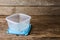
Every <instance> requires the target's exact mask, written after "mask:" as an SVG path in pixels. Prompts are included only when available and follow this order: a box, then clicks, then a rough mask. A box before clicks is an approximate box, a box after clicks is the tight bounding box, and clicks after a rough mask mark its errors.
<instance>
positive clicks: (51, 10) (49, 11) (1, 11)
mask: <svg viewBox="0 0 60 40" xmlns="http://www.w3.org/2000/svg"><path fill="white" fill-rule="evenodd" d="M14 13H26V14H28V15H60V7H0V15H11V14H14Z"/></svg>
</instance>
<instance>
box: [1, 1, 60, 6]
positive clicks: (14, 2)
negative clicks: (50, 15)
mask: <svg viewBox="0 0 60 40" xmlns="http://www.w3.org/2000/svg"><path fill="white" fill-rule="evenodd" d="M0 5H4V6H6V5H7V6H8V5H11V6H14V5H15V6H16V5H26V6H27V5H44V6H49V5H60V0H0Z"/></svg>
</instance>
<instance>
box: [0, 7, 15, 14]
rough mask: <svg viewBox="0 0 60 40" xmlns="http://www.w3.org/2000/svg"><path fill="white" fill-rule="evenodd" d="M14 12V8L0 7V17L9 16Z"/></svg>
mask: <svg viewBox="0 0 60 40" xmlns="http://www.w3.org/2000/svg"><path fill="white" fill-rule="evenodd" d="M14 11H15V8H14V7H0V15H11V14H12V13H14Z"/></svg>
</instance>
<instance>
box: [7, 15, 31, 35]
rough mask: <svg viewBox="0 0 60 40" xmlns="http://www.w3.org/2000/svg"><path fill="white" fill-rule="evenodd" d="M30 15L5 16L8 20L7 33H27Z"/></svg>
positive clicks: (29, 25) (29, 26) (29, 27)
mask: <svg viewBox="0 0 60 40" xmlns="http://www.w3.org/2000/svg"><path fill="white" fill-rule="evenodd" d="M30 19H31V16H29V15H26V14H13V15H11V16H8V17H6V20H7V22H8V31H7V32H8V33H10V34H18V35H28V33H29V31H30V29H31V24H30Z"/></svg>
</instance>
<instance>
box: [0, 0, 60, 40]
mask: <svg viewBox="0 0 60 40" xmlns="http://www.w3.org/2000/svg"><path fill="white" fill-rule="evenodd" d="M15 13H25V14H28V15H31V16H32V19H31V24H32V29H31V32H30V35H28V36H16V35H12V34H7V33H6V31H7V28H8V25H7V22H6V20H5V18H6V17H7V16H9V15H12V14H15ZM0 40H60V0H0Z"/></svg>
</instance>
